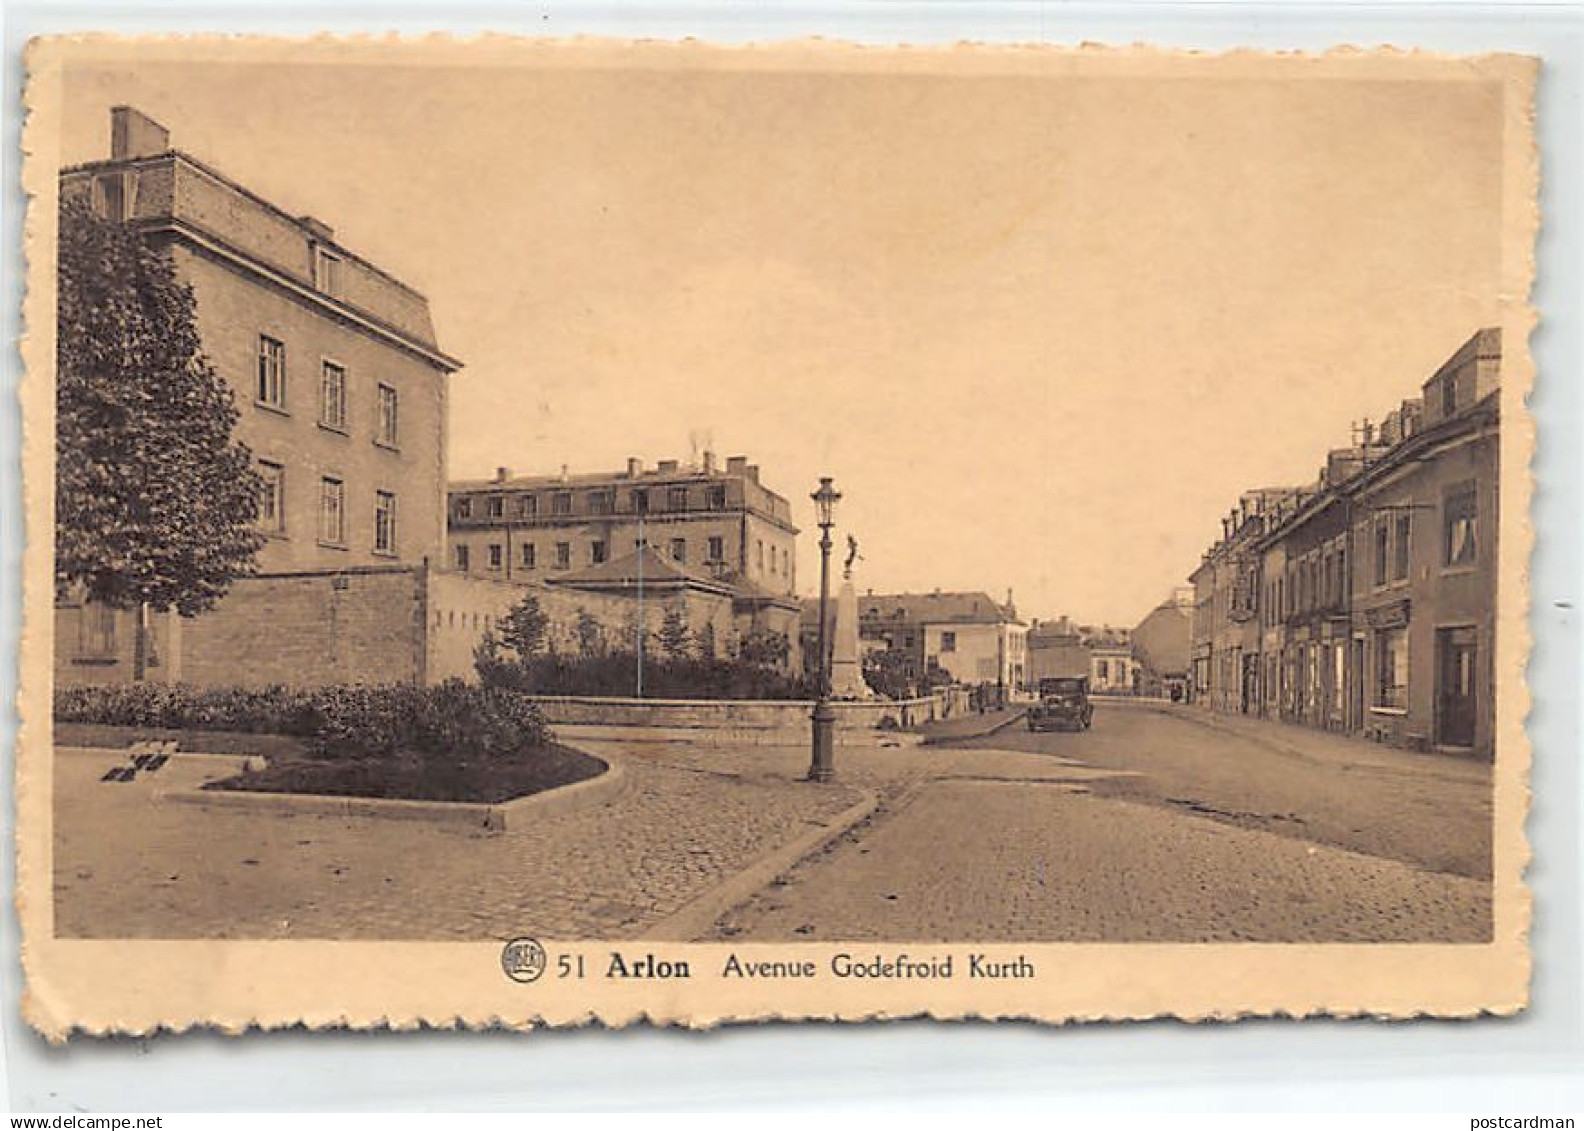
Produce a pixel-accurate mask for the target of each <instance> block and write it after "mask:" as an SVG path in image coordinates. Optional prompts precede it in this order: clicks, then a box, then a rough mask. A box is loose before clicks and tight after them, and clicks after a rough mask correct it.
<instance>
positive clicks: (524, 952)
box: [501, 939, 545, 982]
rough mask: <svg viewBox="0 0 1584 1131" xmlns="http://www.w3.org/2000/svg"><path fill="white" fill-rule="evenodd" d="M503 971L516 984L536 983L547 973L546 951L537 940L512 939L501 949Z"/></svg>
mask: <svg viewBox="0 0 1584 1131" xmlns="http://www.w3.org/2000/svg"><path fill="white" fill-rule="evenodd" d="M501 969H502V970H504V971H506V976H507V977H508V978H510V979H511V980H512V981H514V982H536V981H538V980H539V975H541V974H543V973H544V972H545V949H544V947H542V946H540V945H539V943H538V941H537V940H535V939H512V941H511V942H509V943H507V944H506V945H505V946H504V947H502V948H501Z"/></svg>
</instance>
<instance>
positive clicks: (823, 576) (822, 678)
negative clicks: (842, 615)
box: [808, 476, 841, 782]
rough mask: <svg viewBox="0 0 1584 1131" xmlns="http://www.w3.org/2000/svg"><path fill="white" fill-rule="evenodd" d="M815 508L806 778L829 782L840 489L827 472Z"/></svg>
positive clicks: (833, 717)
mask: <svg viewBox="0 0 1584 1131" xmlns="http://www.w3.org/2000/svg"><path fill="white" fill-rule="evenodd" d="M809 497H810V498H812V499H813V500H814V505H815V507H816V508H818V513H819V528H820V543H819V547H820V600H819V638H818V647H819V652H818V665H819V666H818V668H817V671H818V673H819V674H818V676H817V677H816V678H817V679H818V681H819V682H818V691H819V697H818V699H817V700H816V701H815V703H814V714H813V715H812V716H811V718H812V719H813V720H814V756H813V760H812V761H811V762H810V763H809V772H808V780H809V781H813V782H828V781H832V780H834V779H835V777H836V767H835V764H834V760H835V753H834V749H833V747H834V741H835V729H836V711H835V710H834V709H833V708H832V707H831V701H830V691H831V671H830V649H829V648H828V647H827V646H826V634H827V632H828V631H829V629H828V626H827V623H826V622H827V621H828V619H829V617H828V615H827V613H828V609H829V607H830V552H831V527H832V526H835V525H836V504H837V503H838V502H840V501H841V492H839V491H837V490H836V489H835V488H834V487H832V486H831V480H830V477H829V476H823V477H821V479H820V485H819V490H818V491H815V492H814V494H812V495H811V496H809Z"/></svg>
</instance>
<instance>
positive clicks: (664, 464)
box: [655, 459, 678, 475]
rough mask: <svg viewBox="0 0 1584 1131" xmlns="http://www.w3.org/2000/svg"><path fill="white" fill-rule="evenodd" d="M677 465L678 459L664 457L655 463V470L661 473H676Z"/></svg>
mask: <svg viewBox="0 0 1584 1131" xmlns="http://www.w3.org/2000/svg"><path fill="white" fill-rule="evenodd" d="M677 466H678V465H677V461H676V460H674V459H663V460H661V461H660V462H659V463H658V464H656V465H655V470H656V471H658V472H659V473H660V474H661V475H674V474H675V473H676V469H677Z"/></svg>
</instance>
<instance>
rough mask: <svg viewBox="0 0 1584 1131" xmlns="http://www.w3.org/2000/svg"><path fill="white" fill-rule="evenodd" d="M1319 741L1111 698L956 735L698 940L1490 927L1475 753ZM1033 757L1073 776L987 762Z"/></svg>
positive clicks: (1403, 931) (1471, 931) (1060, 937)
mask: <svg viewBox="0 0 1584 1131" xmlns="http://www.w3.org/2000/svg"><path fill="white" fill-rule="evenodd" d="M1287 729H1289V728H1279V731H1275V732H1271V733H1272V734H1273V735H1278V736H1279V734H1280V731H1285V730H1287ZM1317 737H1318V738H1321V739H1324V740H1325V742H1326V743H1331V744H1332V745H1326V746H1323V747H1321V746H1315V745H1314V744H1308V745H1305V744H1304V743H1303V741H1302V740H1301V738H1300V739H1299V740H1298V741H1297V742H1295V743H1291V744H1283V745H1282V746H1278V745H1272V744H1270V743H1267V742H1261V741H1259V740H1258V739H1257V738H1255V737H1253V736H1251V735H1249V734H1228V733H1225V732H1223V731H1219V730H1214V729H1210V728H1207V727H1205V726H1203V725H1201V724H1199V723H1197V722H1194V721H1191V720H1189V719H1184V718H1178V717H1172V716H1171V715H1169V714H1161V713H1156V712H1150V711H1143V710H1138V709H1136V708H1134V707H1131V706H1130V707H1110V708H1102V710H1101V712H1100V713H1099V714H1098V715H1097V717H1096V723H1095V728H1094V729H1093V730H1092V731H1089V732H1087V733H1084V734H1048V735H1029V734H1027V733H1026V732H1023V733H1014V732H1012V731H1005V732H1002V733H1001V734H999V735H997V736H995V737H993V738H988V739H983V740H977V741H973V742H969V743H967V744H965V745H964V746H962V747H960V748H958V749H956V750H954V751H950V755H951V756H953V757H954V758H955V760H956V764H955V767H954V769H953V773H952V776H951V777H950V778H949V779H947V780H941V778H940V777H939V776H936V777H934V778H931V779H923V780H920V781H918V782H916V783H914V786H913V787H912V788H910V789H909V790H908V791H907V792H906V793H905V794H903V795H900V796H898V797H896V798H894V799H893V801H892V803H891V804H890V805H889V806H888V808H887V809H886V810H884V811H882V813H880V814H878V815H877V817H876V819H875V820H873V821H871V822H868V823H866V824H865V825H863V826H860V827H859V828H857V829H855V830H854V831H853V833H852V834H850V835H848V836H847V837H844V838H842V839H841V840H839V841H838V842H836V843H834V844H833V845H831V846H830V847H829V848H828V849H827V851H825V852H824V853H822V854H820V855H818V856H816V857H814V858H812V859H810V860H807V861H805V862H804V863H803V864H802V865H801V866H799V867H798V868H796V869H793V870H792V871H791V872H790V873H789V874H788V875H786V876H784V877H782V879H781V881H780V882H779V883H777V884H776V885H774V886H772V887H771V888H769V889H767V890H765V891H763V892H761V893H760V894H759V895H758V896H756V897H755V898H754V899H752V900H750V901H748V902H747V903H745V904H743V905H742V906H740V907H738V908H736V909H735V910H733V911H732V912H730V913H728V914H727V915H725V916H723V917H722V918H721V919H720V920H719V921H718V922H717V924H716V929H715V930H714V931H713V932H712V934H711V937H713V938H723V939H748V940H756V941H758V940H763V941H770V940H797V939H826V940H837V939H841V940H848V939H887V940H908V941H929V940H961V939H967V938H972V939H976V940H985V941H989V940H1008V941H1024V940H1050V941H1113V942H1129V941H1159V942H1194V941H1236V940H1243V941H1262V942H1305V941H1307V942H1385V941H1436V942H1453V941H1456V942H1477V941H1484V940H1486V939H1488V937H1489V934H1490V888H1489V884H1488V883H1486V882H1484V881H1483V880H1482V879H1479V878H1475V877H1476V876H1478V874H1479V873H1480V872H1481V871H1482V870H1484V871H1486V872H1488V868H1489V864H1488V856H1489V847H1488V844H1489V823H1490V815H1489V814H1490V809H1489V801H1488V797H1489V785H1488V772H1487V769H1486V768H1485V767H1480V766H1476V765H1472V764H1469V763H1457V764H1448V763H1445V762H1438V761H1436V760H1434V759H1432V758H1430V757H1429V756H1420V755H1407V754H1401V753H1400V752H1395V751H1389V752H1387V751H1379V750H1377V749H1375V748H1371V747H1366V746H1363V745H1361V744H1357V743H1346V742H1341V743H1340V744H1338V743H1339V742H1340V740H1335V739H1331V738H1329V737H1328V736H1317ZM1008 747H1015V748H1019V749H1018V750H1016V751H1014V750H1009V749H1007V748H1008ZM947 755H948V751H947V750H945V749H942V750H939V751H937V756H942V757H944V756H947ZM1041 763H1046V764H1050V765H1052V766H1053V767H1054V766H1065V767H1071V769H1072V770H1074V771H1077V770H1081V771H1082V776H1081V778H1080V777H1079V776H1076V775H1075V776H1073V777H1064V775H1063V774H1061V773H1053V774H1051V775H1050V776H1049V777H1046V778H1043V779H1042V778H1038V777H1031V778H1030V779H1029V780H1023V781H1017V780H1011V779H1010V777H1009V776H1008V774H1007V773H1006V772H1005V771H1006V770H1009V769H1011V767H1013V766H1014V765H1017V764H1021V765H1024V766H1032V765H1038V764H1041ZM1073 763H1077V764H1078V765H1076V766H1074V765H1073ZM990 767H1000V768H1001V769H999V770H993V769H991V768H990ZM980 772H983V774H984V776H983V777H981V778H978V779H976V778H975V776H974V775H975V774H976V773H980ZM1083 779H1086V780H1083Z"/></svg>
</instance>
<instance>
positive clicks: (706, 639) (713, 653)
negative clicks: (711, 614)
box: [698, 621, 720, 660]
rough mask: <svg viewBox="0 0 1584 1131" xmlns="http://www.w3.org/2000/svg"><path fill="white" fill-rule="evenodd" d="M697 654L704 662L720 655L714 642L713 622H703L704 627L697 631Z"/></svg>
mask: <svg viewBox="0 0 1584 1131" xmlns="http://www.w3.org/2000/svg"><path fill="white" fill-rule="evenodd" d="M698 652H699V655H700V656H701V657H702V658H703V659H706V660H713V659H715V658H716V657H717V656H718V655H719V654H720V650H719V645H718V644H717V643H716V640H715V622H714V621H705V622H704V627H703V628H701V629H699V630H698Z"/></svg>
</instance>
